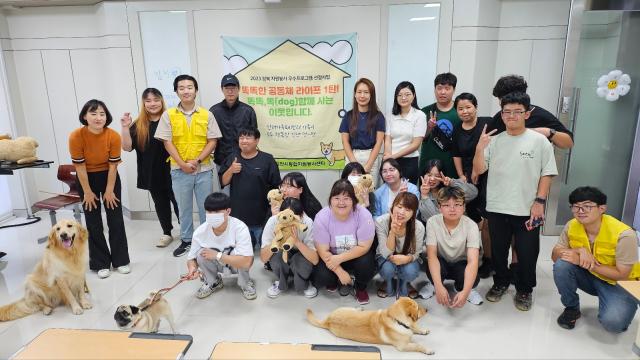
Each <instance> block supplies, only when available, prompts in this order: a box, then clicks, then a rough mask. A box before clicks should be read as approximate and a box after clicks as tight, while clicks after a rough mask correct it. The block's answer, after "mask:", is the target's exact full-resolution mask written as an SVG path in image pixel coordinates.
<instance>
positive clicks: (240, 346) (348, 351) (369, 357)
mask: <svg viewBox="0 0 640 360" xmlns="http://www.w3.org/2000/svg"><path fill="white" fill-rule="evenodd" d="M210 359H214V360H226V359H228V360H231V359H233V360H253V359H285V360H293V359H332V360H354V359H362V360H380V359H381V357H380V349H378V348H377V347H375V346H347V345H312V344H270V343H249V342H226V341H223V342H219V343H218V344H216V346H215V347H214V348H213V352H212V353H211V356H210Z"/></svg>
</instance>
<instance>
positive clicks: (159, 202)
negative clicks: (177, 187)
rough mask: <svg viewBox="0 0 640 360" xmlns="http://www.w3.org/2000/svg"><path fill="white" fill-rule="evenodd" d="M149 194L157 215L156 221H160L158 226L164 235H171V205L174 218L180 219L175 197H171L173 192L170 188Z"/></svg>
mask: <svg viewBox="0 0 640 360" xmlns="http://www.w3.org/2000/svg"><path fill="white" fill-rule="evenodd" d="M149 193H150V194H151V198H152V199H153V204H154V206H155V208H156V214H157V215H158V220H160V226H162V232H163V233H164V234H165V235H171V230H173V225H172V224H171V205H172V204H173V211H174V212H175V213H176V217H178V219H179V218H180V213H179V212H178V202H176V197H175V196H174V195H173V190H172V189H171V188H169V189H163V190H149Z"/></svg>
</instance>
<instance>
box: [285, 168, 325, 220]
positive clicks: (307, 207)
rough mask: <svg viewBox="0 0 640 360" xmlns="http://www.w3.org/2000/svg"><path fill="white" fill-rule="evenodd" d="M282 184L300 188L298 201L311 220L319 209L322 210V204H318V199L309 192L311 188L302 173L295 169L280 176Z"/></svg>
mask: <svg viewBox="0 0 640 360" xmlns="http://www.w3.org/2000/svg"><path fill="white" fill-rule="evenodd" d="M282 184H288V185H292V186H295V187H297V188H301V189H302V193H301V194H300V201H301V202H302V206H303V207H304V212H305V214H307V216H309V217H310V218H311V219H312V220H313V219H315V218H316V214H317V213H318V212H319V211H320V210H322V205H320V201H318V199H316V197H315V196H314V195H313V193H312V192H311V189H309V185H307V179H305V178H304V175H302V173H299V172H297V171H294V172H290V173H288V174H287V175H285V176H284V177H282Z"/></svg>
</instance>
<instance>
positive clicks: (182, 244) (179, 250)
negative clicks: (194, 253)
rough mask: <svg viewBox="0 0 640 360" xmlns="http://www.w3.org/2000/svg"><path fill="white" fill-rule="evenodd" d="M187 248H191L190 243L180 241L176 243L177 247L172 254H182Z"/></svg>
mask: <svg viewBox="0 0 640 360" xmlns="http://www.w3.org/2000/svg"><path fill="white" fill-rule="evenodd" d="M189 250H191V243H190V242H186V241H181V242H180V245H178V247H177V248H176V249H175V250H173V256H175V257H180V256H182V255H185V254H187V253H188V252H189Z"/></svg>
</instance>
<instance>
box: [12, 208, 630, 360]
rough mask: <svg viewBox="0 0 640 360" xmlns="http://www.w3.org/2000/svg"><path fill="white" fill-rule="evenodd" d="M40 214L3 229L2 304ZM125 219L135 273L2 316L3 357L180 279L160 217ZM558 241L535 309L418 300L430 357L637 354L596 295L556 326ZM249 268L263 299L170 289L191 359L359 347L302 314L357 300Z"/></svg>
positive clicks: (33, 256)
mask: <svg viewBox="0 0 640 360" xmlns="http://www.w3.org/2000/svg"><path fill="white" fill-rule="evenodd" d="M41 215H44V216H43V221H41V222H39V223H37V224H34V225H30V226H25V227H17V228H8V229H2V230H0V250H2V251H5V252H7V253H8V255H7V256H6V257H4V258H3V259H2V260H0V304H6V303H9V302H11V301H14V300H16V299H18V298H20V297H21V296H22V294H23V288H22V283H23V280H24V278H25V275H26V274H28V273H29V272H31V270H32V268H33V266H34V264H35V263H36V261H38V260H39V259H40V256H41V253H42V249H43V246H44V245H38V244H37V243H36V238H38V237H41V236H43V235H45V234H46V233H47V231H48V228H49V221H48V217H47V216H46V214H44V213H43V214H41ZM59 218H71V213H70V212H62V213H61V214H60V215H59ZM18 221H20V220H19V219H18ZM6 224H7V223H5V224H3V225H6ZM126 225H127V235H128V238H129V252H130V255H131V259H132V263H131V268H132V272H131V274H129V275H121V274H118V273H113V274H112V275H111V277H110V278H108V279H105V280H100V279H98V277H97V275H96V274H95V273H93V272H91V273H89V274H88V276H87V279H88V283H89V287H90V289H91V300H92V301H93V304H94V307H93V309H91V310H88V311H85V313H84V314H83V315H73V314H72V313H71V312H70V310H69V309H68V308H64V307H59V308H56V309H55V310H54V313H53V314H52V315H50V316H44V315H42V314H41V313H38V314H35V315H31V316H29V317H26V318H24V319H20V320H16V321H12V322H6V323H0V338H1V339H2V340H1V341H0V358H7V357H8V356H11V355H12V354H13V353H15V352H16V351H17V350H18V349H19V348H20V347H21V346H22V345H24V344H25V343H27V342H28V341H29V340H31V339H32V338H33V337H35V336H36V335H38V334H39V333H40V332H41V331H43V330H44V329H47V328H85V329H110V330H114V329H117V328H116V324H115V322H114V320H113V313H114V311H115V309H116V307H117V306H118V305H119V304H123V303H126V304H138V303H139V302H140V301H141V300H143V299H144V297H145V296H146V295H147V294H148V292H149V291H150V290H153V289H158V288H162V287H166V286H169V285H172V284H173V283H175V282H176V281H177V280H178V277H179V275H180V274H181V273H183V272H185V270H186V265H185V262H186V259H185V258H184V257H182V258H174V257H173V256H172V255H171V251H172V250H173V248H174V247H175V245H176V244H175V243H174V244H172V245H170V247H169V248H166V249H158V248H156V247H155V246H154V244H155V241H156V239H157V238H158V236H159V229H160V226H159V225H158V224H157V223H156V222H154V221H126ZM174 232H175V230H174ZM554 242H555V238H543V239H542V246H541V248H542V250H541V254H540V259H539V261H538V286H537V288H536V290H535V292H534V305H533V309H532V310H531V311H529V312H520V311H518V310H516V309H515V307H514V306H513V301H512V300H511V299H512V296H513V294H514V292H515V290H513V288H511V289H510V290H509V295H510V296H508V297H505V298H503V300H502V301H501V302H499V303H497V304H494V303H487V302H485V303H484V304H483V305H481V306H473V305H470V304H467V305H466V306H465V307H464V308H463V309H460V310H455V311H454V310H449V309H445V308H443V307H441V306H439V305H438V304H437V303H436V302H435V299H433V298H432V299H430V300H420V303H421V304H422V305H424V306H426V307H427V309H428V310H429V313H428V314H427V316H425V317H424V318H423V319H422V320H421V322H420V324H421V326H423V327H427V328H428V329H430V330H431V334H429V335H428V336H424V337H423V336H415V340H416V341H417V342H420V343H422V344H424V345H425V346H427V347H429V348H432V349H434V350H435V352H436V353H435V355H433V356H432V357H430V358H434V359H436V358H465V359H468V358H486V359H496V358H509V359H514V358H535V359H539V358H553V359H559V358H563V359H564V358H567V359H569V358H571V359H603V358H633V357H634V354H633V353H632V352H631V345H632V343H633V341H634V339H635V335H636V331H637V328H638V324H637V320H634V322H633V323H632V325H631V327H630V330H629V331H627V332H626V333H623V334H621V335H612V334H609V333H607V332H605V331H604V330H603V329H602V328H601V327H600V326H599V324H598V321H597V318H596V316H597V302H596V301H595V299H594V298H592V297H588V296H586V295H584V296H582V311H583V317H582V318H581V319H580V320H579V321H578V324H577V326H576V328H575V329H574V330H572V331H567V330H564V329H561V328H560V327H558V325H557V324H556V318H557V316H558V315H559V313H560V312H561V311H562V306H561V304H560V300H559V296H558V294H557V292H556V289H555V286H554V284H553V279H552V277H551V276H552V273H551V261H550V259H549V253H550V251H551V248H552V246H553V244H554ZM251 275H252V277H253V278H254V279H255V280H256V284H257V288H258V298H257V299H256V300H254V301H247V300H244V298H242V295H241V293H240V290H239V288H238V287H237V286H236V284H235V280H234V279H228V280H225V287H224V289H223V290H222V291H220V292H218V293H215V294H213V295H212V296H211V297H209V298H207V299H205V300H198V299H196V298H195V296H194V293H195V291H196V289H197V288H198V287H199V285H200V284H199V282H197V281H193V282H191V283H186V284H182V285H180V286H178V287H177V288H176V289H175V290H173V291H172V292H171V293H169V294H168V295H167V299H168V301H169V302H170V304H171V306H172V308H173V312H174V316H175V318H176V323H177V327H178V330H179V332H180V333H184V334H190V335H192V336H193V339H194V342H193V345H192V347H191V348H190V349H189V351H188V352H187V355H186V357H187V358H192V359H203V358H207V357H208V356H209V355H210V353H211V351H212V349H213V347H214V345H215V344H216V343H217V342H219V341H222V340H227V341H255V342H288V343H297V342H307V343H325V344H355V343H353V342H350V341H347V340H343V339H338V338H336V337H335V336H333V335H332V334H331V333H329V332H328V331H326V330H323V329H319V328H316V327H313V326H311V325H310V324H308V323H307V321H306V318H305V309H306V308H307V307H309V308H311V309H313V310H314V312H315V313H316V314H317V316H318V317H321V318H322V317H324V316H325V315H326V314H327V313H329V312H330V311H331V310H333V309H334V308H336V307H339V306H356V303H355V301H354V299H353V298H351V297H340V296H339V295H338V294H337V293H336V294H328V293H327V292H326V291H323V290H321V291H320V294H319V296H318V297H316V298H315V299H311V300H309V299H306V298H304V297H303V296H301V295H295V294H292V293H285V294H282V295H281V296H280V297H279V298H277V299H269V298H268V297H267V296H266V290H267V288H268V287H269V285H270V284H271V281H272V279H271V274H270V273H268V272H266V271H265V270H263V269H262V263H261V262H260V261H259V259H258V258H256V262H255V263H254V266H253V268H252V270H251ZM490 286H491V281H490V279H487V280H483V281H481V282H480V285H479V291H480V293H481V294H483V295H484V293H485V292H486V291H487V290H488V289H489V287H490ZM369 293H370V295H371V296H372V297H371V303H370V304H369V305H366V306H365V307H364V308H365V309H378V308H382V307H386V306H388V305H389V304H390V303H391V302H392V301H393V299H389V298H388V299H379V298H377V297H376V296H375V295H374V294H375V291H374V290H373V286H372V287H371V288H370V289H369ZM160 329H161V331H169V328H168V326H166V324H161V327H160ZM379 347H380V349H381V351H382V356H383V358H386V359H418V358H425V356H424V355H422V354H417V353H401V352H398V351H396V350H395V349H394V348H393V347H391V346H384V345H383V346H379Z"/></svg>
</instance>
